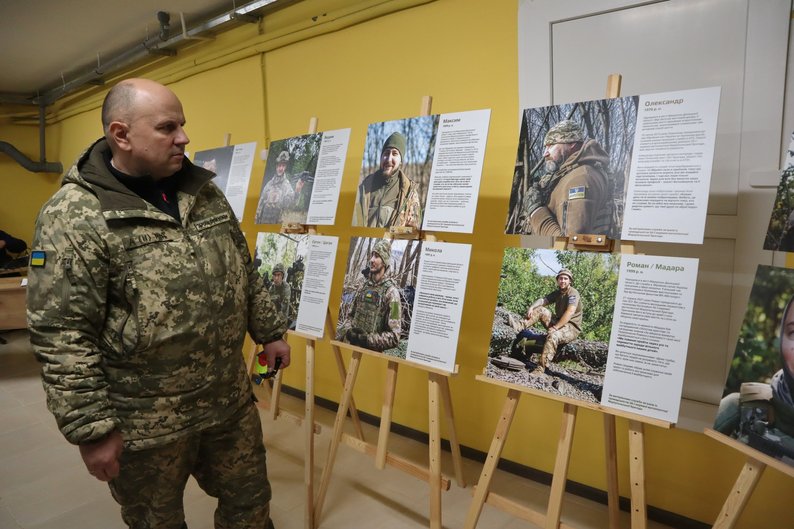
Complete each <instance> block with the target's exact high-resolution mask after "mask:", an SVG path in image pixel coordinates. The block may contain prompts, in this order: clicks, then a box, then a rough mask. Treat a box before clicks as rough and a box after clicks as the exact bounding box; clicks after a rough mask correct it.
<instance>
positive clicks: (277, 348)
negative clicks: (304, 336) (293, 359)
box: [262, 338, 290, 369]
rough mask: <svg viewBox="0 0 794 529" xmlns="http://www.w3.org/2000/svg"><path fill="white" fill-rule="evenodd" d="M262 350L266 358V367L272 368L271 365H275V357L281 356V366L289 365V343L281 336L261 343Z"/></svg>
mask: <svg viewBox="0 0 794 529" xmlns="http://www.w3.org/2000/svg"><path fill="white" fill-rule="evenodd" d="M262 352H263V353H264V354H265V358H267V367H268V369H273V366H275V365H276V358H281V367H282V368H285V367H288V366H289V358H290V356H289V353H290V348H289V344H288V343H287V342H286V341H285V340H284V339H283V338H282V339H281V340H276V341H275V342H270V343H268V344H265V345H263V346H262Z"/></svg>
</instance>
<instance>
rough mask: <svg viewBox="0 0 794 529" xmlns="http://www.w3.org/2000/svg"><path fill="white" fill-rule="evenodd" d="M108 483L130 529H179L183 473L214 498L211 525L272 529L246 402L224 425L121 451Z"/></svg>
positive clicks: (253, 419) (254, 417)
mask: <svg viewBox="0 0 794 529" xmlns="http://www.w3.org/2000/svg"><path fill="white" fill-rule="evenodd" d="M120 464H121V471H120V473H119V476H118V477H117V478H116V479H114V480H112V481H111V482H110V491H111V493H112V494H113V498H114V499H115V500H116V501H117V502H118V503H119V505H121V517H122V519H123V520H124V523H126V524H127V525H128V526H129V527H130V528H131V529H180V528H183V527H186V526H185V525H184V520H185V512H184V509H183V505H182V499H183V496H184V491H185V485H186V483H187V480H188V477H189V476H191V475H192V476H193V477H195V478H196V481H197V482H198V484H199V486H200V487H201V488H202V489H204V491H205V492H206V493H207V494H209V495H210V496H212V497H214V498H217V499H218V507H217V509H216V510H215V528H216V529H244V528H245V529H254V528H255V529H273V523H272V521H271V520H270V496H271V493H270V483H269V482H268V480H267V466H266V462H265V445H264V443H263V442H262V426H261V422H260V420H259V413H258V411H257V408H256V406H255V405H254V403H253V402H252V403H251V404H250V405H247V406H244V407H243V408H242V409H241V410H240V411H239V412H238V413H236V414H235V415H234V416H233V417H231V418H230V419H229V421H227V422H225V423H224V424H221V425H218V426H216V427H213V428H208V429H206V430H204V431H201V432H198V433H195V434H192V435H188V436H185V437H183V438H181V439H179V440H177V441H176V442H174V443H170V444H168V445H165V446H162V447H155V448H151V449H148V450H139V451H131V450H125V451H123V452H122V454H121V459H120Z"/></svg>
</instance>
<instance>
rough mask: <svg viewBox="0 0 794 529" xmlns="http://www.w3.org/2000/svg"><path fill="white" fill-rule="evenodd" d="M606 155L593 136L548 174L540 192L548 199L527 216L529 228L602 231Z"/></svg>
mask: <svg viewBox="0 0 794 529" xmlns="http://www.w3.org/2000/svg"><path fill="white" fill-rule="evenodd" d="M608 165H609V156H608V155H607V153H606V152H605V151H604V149H602V148H601V146H600V145H599V144H598V142H597V141H595V140H587V141H586V142H585V143H584V145H582V148H581V149H579V151H578V152H576V153H574V154H572V155H571V156H570V158H568V159H567V160H566V161H565V162H564V163H563V164H562V165H561V166H560V168H559V169H558V170H557V172H556V173H555V174H554V175H553V176H552V178H551V179H550V181H549V183H548V184H547V187H548V188H549V189H546V190H544V192H545V193H546V194H547V196H549V199H548V203H547V204H546V205H545V206H542V207H540V208H538V209H537V210H535V212H533V213H532V216H531V217H530V218H529V230H528V231H529V232H530V233H533V234H536V235H553V236H565V235H575V234H578V233H589V234H598V235H606V233H607V231H608V230H609V223H610V217H609V209H608V208H607V200H608V199H609V198H610V197H609V192H608V185H607V179H606V176H605V174H604V173H605V171H606V167H607V166H608Z"/></svg>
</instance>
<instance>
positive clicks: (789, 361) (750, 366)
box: [714, 265, 794, 465]
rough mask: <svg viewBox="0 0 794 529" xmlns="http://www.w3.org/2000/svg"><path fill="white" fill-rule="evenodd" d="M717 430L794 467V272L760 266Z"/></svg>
mask: <svg viewBox="0 0 794 529" xmlns="http://www.w3.org/2000/svg"><path fill="white" fill-rule="evenodd" d="M714 429H715V430H716V431H718V432H720V433H723V434H725V435H728V436H730V437H733V438H734V439H737V440H738V441H741V442H742V443H744V444H746V445H748V446H750V447H752V448H755V449H756V450H759V451H761V452H763V453H765V454H767V455H769V456H772V457H774V458H776V459H779V460H780V461H783V462H785V463H787V464H788V465H794V270H791V269H786V268H777V267H772V266H764V265H761V266H759V267H758V270H757V272H756V275H755V282H754V283H753V289H752V291H751V292H750V299H749V301H748V303H747V312H746V313H745V318H744V321H743V323H742V327H741V329H740V331H739V340H738V342H737V344H736V351H735V352H734V355H733V360H732V361H731V368H730V371H729V372H728V379H727V381H726V383H725V390H724V392H723V397H722V400H721V401H720V406H719V410H718V412H717V416H716V418H715V420H714Z"/></svg>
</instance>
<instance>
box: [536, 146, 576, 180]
mask: <svg viewBox="0 0 794 529" xmlns="http://www.w3.org/2000/svg"><path fill="white" fill-rule="evenodd" d="M569 147H570V144H569V143H552V144H551V145H546V148H545V149H543V159H544V160H545V161H546V172H547V173H553V172H555V171H556V170H557V169H559V168H560V165H562V163H563V162H564V161H565V159H566V158H567V157H568V153H569V152H570V148H569Z"/></svg>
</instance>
